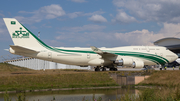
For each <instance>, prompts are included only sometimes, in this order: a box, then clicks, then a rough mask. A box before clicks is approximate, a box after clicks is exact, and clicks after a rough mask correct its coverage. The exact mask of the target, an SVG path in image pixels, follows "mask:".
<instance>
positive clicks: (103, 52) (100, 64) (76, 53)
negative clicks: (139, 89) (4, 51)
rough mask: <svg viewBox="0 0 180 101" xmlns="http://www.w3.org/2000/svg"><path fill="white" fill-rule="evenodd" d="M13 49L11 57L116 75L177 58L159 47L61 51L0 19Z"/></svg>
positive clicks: (90, 48) (93, 47)
mask: <svg viewBox="0 0 180 101" xmlns="http://www.w3.org/2000/svg"><path fill="white" fill-rule="evenodd" d="M3 20H4V22H5V24H6V27H7V29H8V31H9V34H10V36H11V38H12V40H13V43H14V45H10V48H9V52H10V53H12V54H17V55H22V56H26V57H33V58H38V59H42V60H47V61H52V62H57V63H62V64H68V65H77V66H82V67H84V66H95V71H100V70H101V69H102V71H106V68H109V70H110V71H117V67H118V66H126V67H132V68H143V67H145V66H147V65H157V64H158V65H164V64H166V63H171V62H173V61H175V60H176V59H177V58H178V56H177V55H176V54H175V53H173V52H171V51H170V50H168V49H167V48H166V47H162V46H124V47H114V48H105V47H103V48H97V47H95V46H91V47H89V48H78V47H74V48H65V47H52V46H48V45H47V44H45V43H44V42H43V41H41V40H40V39H39V38H38V37H37V36H35V35H34V34H33V33H32V32H31V31H30V30H28V29H27V28H26V27H25V26H24V25H22V24H21V23H19V22H18V21H17V20H16V19H14V18H3Z"/></svg>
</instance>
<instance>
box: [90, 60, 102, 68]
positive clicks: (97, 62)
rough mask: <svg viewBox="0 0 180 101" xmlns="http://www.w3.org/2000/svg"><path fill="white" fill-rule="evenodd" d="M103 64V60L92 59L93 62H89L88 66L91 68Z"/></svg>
mask: <svg viewBox="0 0 180 101" xmlns="http://www.w3.org/2000/svg"><path fill="white" fill-rule="evenodd" d="M103 63H104V60H103V59H94V60H91V61H89V62H88V65H91V66H101V65H103Z"/></svg>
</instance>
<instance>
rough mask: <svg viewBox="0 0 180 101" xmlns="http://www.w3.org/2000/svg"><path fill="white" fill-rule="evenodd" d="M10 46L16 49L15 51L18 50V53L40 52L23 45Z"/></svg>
mask: <svg viewBox="0 0 180 101" xmlns="http://www.w3.org/2000/svg"><path fill="white" fill-rule="evenodd" d="M10 47H11V48H12V49H13V50H15V52H18V53H39V52H38V51H35V50H32V49H29V48H25V47H21V46H15V45H10Z"/></svg>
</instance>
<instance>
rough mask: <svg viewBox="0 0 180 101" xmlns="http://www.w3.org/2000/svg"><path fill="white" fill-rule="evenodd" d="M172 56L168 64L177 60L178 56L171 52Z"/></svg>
mask: <svg viewBox="0 0 180 101" xmlns="http://www.w3.org/2000/svg"><path fill="white" fill-rule="evenodd" d="M171 53H172V54H173V57H172V58H171V61H170V62H173V61H175V60H177V59H178V55H176V54H175V53H173V52H171Z"/></svg>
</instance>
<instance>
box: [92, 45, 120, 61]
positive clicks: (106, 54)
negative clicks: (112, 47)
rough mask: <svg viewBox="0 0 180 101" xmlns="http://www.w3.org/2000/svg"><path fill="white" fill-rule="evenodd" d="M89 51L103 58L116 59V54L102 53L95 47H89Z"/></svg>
mask: <svg viewBox="0 0 180 101" xmlns="http://www.w3.org/2000/svg"><path fill="white" fill-rule="evenodd" d="M91 49H92V50H93V51H94V52H95V53H97V54H99V55H101V56H102V57H103V58H112V57H116V56H117V55H116V54H113V53H109V52H104V51H102V50H100V49H98V48H97V47H94V46H91Z"/></svg>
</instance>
